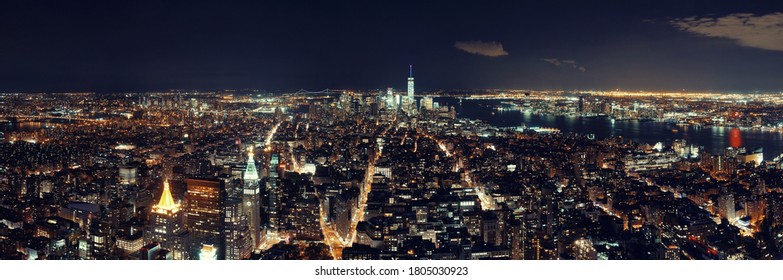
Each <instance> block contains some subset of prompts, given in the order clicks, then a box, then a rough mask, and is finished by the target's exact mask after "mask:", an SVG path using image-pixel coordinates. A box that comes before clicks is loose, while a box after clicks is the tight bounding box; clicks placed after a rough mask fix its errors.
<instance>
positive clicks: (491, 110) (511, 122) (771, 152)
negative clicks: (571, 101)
mask: <svg viewBox="0 0 783 280" xmlns="http://www.w3.org/2000/svg"><path fill="white" fill-rule="evenodd" d="M434 101H435V102H438V103H439V104H440V105H441V106H454V108H455V109H456V110H457V116H458V117H460V118H469V119H478V120H482V121H485V122H487V123H489V124H490V125H493V126H496V127H517V126H521V125H522V124H524V125H526V126H528V127H553V128H557V129H560V131H561V132H563V133H569V132H573V133H582V134H590V133H592V134H595V137H596V138H606V137H612V136H622V137H625V138H629V139H632V140H634V141H637V142H641V143H649V144H655V143H657V142H662V143H663V144H664V145H667V146H671V144H672V141H674V140H676V139H685V140H686V141H687V142H688V144H694V145H697V146H702V147H704V150H706V151H707V152H710V153H713V154H718V153H720V152H721V151H722V150H724V149H725V148H726V147H746V148H754V147H763V148H764V159H765V160H772V159H773V158H775V157H777V156H779V155H780V154H781V153H783V133H780V132H766V131H761V130H757V129H744V128H743V129H741V128H736V127H717V126H712V127H695V126H677V125H671V124H667V123H663V122H654V121H636V120H628V121H615V122H614V123H612V121H611V120H610V119H609V118H606V117H579V116H555V115H546V114H535V113H533V112H530V111H513V110H512V111H503V110H496V109H495V108H496V107H497V106H499V105H500V104H501V102H502V101H503V100H500V99H463V100H462V102H461V104H460V101H459V99H457V98H451V97H437V98H435V99H434Z"/></svg>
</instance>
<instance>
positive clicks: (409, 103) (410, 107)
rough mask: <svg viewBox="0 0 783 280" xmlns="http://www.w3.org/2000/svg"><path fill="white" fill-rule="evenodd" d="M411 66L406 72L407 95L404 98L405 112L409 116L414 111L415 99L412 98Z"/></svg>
mask: <svg viewBox="0 0 783 280" xmlns="http://www.w3.org/2000/svg"><path fill="white" fill-rule="evenodd" d="M413 91H414V90H413V65H411V66H410V68H409V70H408V95H407V96H406V98H405V100H406V101H405V102H404V103H403V104H405V110H406V112H407V113H408V114H409V115H410V114H413V112H414V111H415V110H416V99H414V98H413Z"/></svg>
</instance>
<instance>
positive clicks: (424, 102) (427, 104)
mask: <svg viewBox="0 0 783 280" xmlns="http://www.w3.org/2000/svg"><path fill="white" fill-rule="evenodd" d="M421 109H422V110H428V111H432V110H433V109H435V107H434V105H433V101H432V97H422V98H421Z"/></svg>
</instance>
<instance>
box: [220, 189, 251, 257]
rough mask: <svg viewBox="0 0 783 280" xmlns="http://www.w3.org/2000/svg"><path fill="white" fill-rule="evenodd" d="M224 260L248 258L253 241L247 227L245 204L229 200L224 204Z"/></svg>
mask: <svg viewBox="0 0 783 280" xmlns="http://www.w3.org/2000/svg"><path fill="white" fill-rule="evenodd" d="M225 205H226V206H225V213H226V218H225V220H224V221H225V230H224V235H225V237H226V239H225V240H226V250H225V254H226V259H227V260H244V259H248V258H250V254H251V253H252V250H253V248H254V247H253V239H252V238H251V230H250V227H249V226H248V220H247V219H248V216H247V215H246V214H245V212H244V209H245V207H244V206H245V203H243V202H242V200H239V199H236V198H231V199H229V200H227V201H226V203H225Z"/></svg>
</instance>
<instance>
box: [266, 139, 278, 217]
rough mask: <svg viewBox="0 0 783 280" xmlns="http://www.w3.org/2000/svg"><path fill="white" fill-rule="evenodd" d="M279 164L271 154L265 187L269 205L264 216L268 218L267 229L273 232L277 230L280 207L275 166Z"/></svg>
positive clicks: (276, 156) (275, 155)
mask: <svg viewBox="0 0 783 280" xmlns="http://www.w3.org/2000/svg"><path fill="white" fill-rule="evenodd" d="M279 163H280V162H279V160H278V155H277V154H272V155H271V156H270V157H269V180H268V181H267V185H266V191H267V194H268V195H269V203H268V204H267V207H266V208H267V209H266V214H267V216H268V217H269V229H270V230H271V231H273V232H274V231H277V230H278V229H279V225H278V222H279V217H278V207H280V205H279V204H280V202H279V201H278V191H279V190H278V189H277V165H278V164H279Z"/></svg>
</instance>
